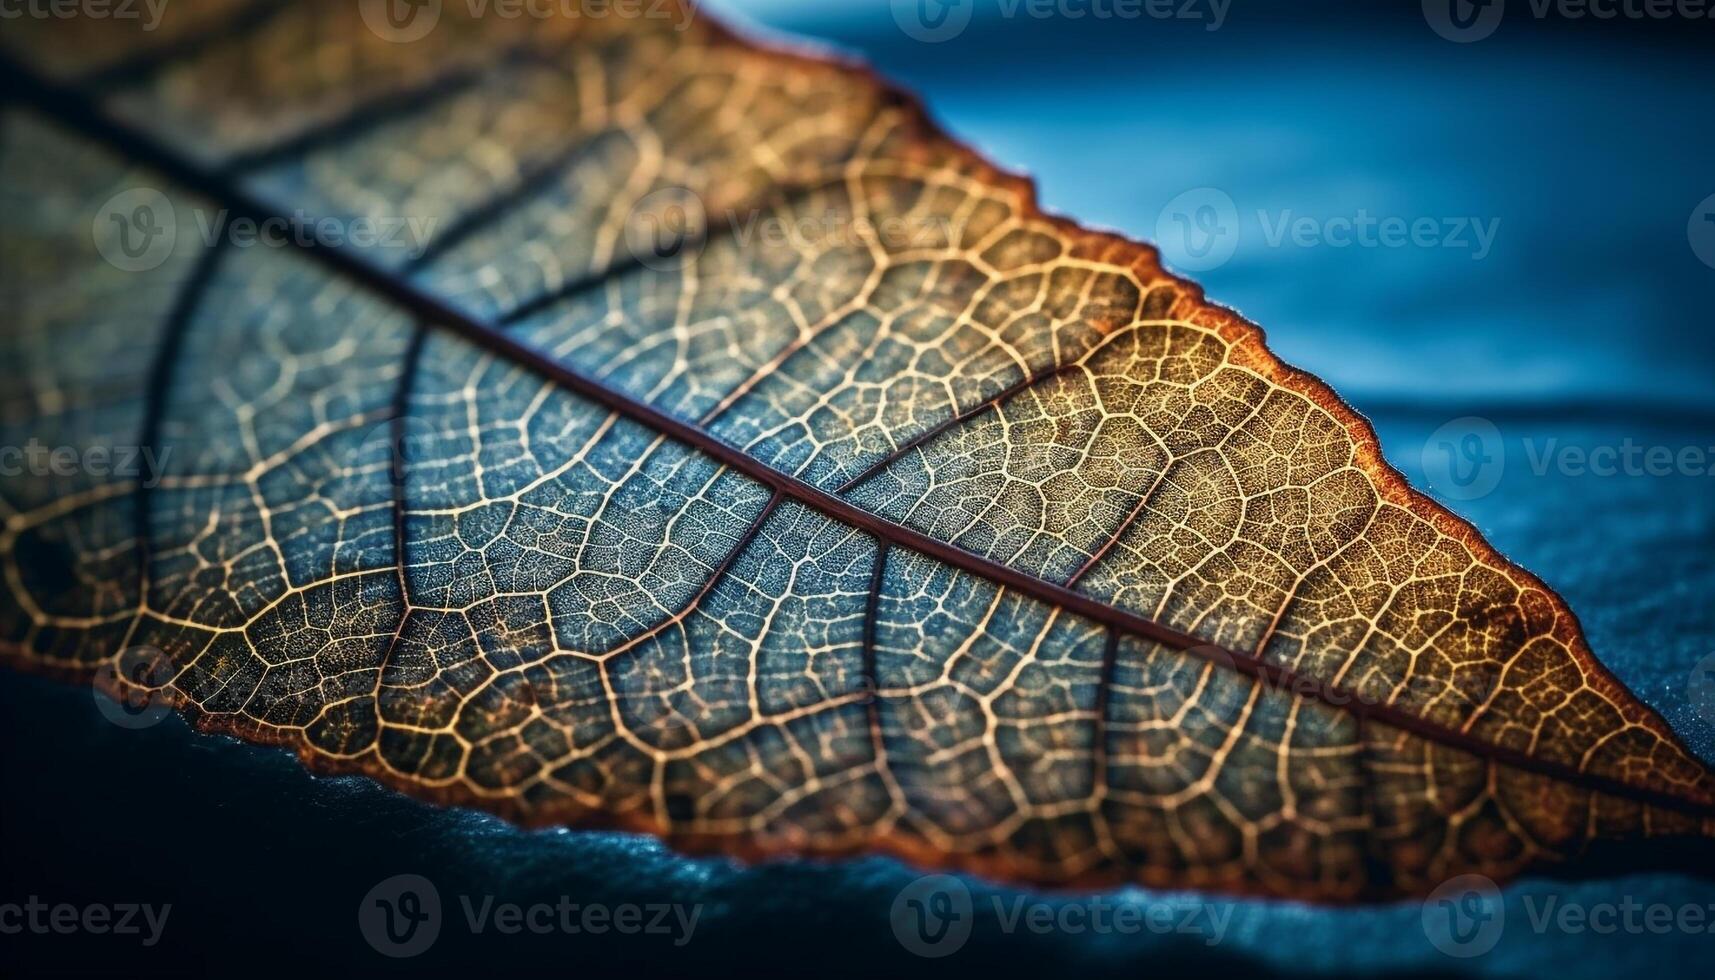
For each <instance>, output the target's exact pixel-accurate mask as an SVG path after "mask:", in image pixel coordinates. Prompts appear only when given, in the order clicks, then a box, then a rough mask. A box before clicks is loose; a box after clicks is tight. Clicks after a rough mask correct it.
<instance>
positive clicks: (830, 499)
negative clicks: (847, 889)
mask: <svg viewBox="0 0 1715 980" xmlns="http://www.w3.org/2000/svg"><path fill="white" fill-rule="evenodd" d="M0 80H4V82H5V84H6V87H7V89H8V90H9V93H10V95H11V96H12V98H14V99H16V100H17V101H19V102H22V103H24V104H27V105H30V106H32V107H34V108H35V109H37V110H38V111H39V112H41V113H43V114H44V115H45V116H47V117H48V119H49V120H50V121H51V122H53V123H54V124H56V125H59V126H62V127H64V128H68V129H71V130H73V131H75V132H77V133H79V134H81V135H82V136H84V137H85V138H87V139H90V140H92V141H94V142H95V143H98V144H100V145H102V146H105V147H107V148H108V149H110V150H112V151H114V152H116V153H117V154H119V155H120V156H121V157H122V158H124V159H126V160H127V161H129V162H136V163H140V164H142V165H144V166H147V167H150V168H152V169H155V170H158V171H160V172H161V174H162V175H163V176H165V177H167V178H168V179H169V180H171V181H173V182H175V183H178V184H180V185H182V186H184V187H185V188H187V189H189V190H191V191H193V192H195V193H198V194H202V195H204V196H206V197H209V198H212V199H214V200H216V201H217V202H219V203H220V204H221V205H222V206H224V207H226V208H227V209H228V210H229V211H230V212H231V213H232V214H233V215H234V216H237V217H244V218H250V219H253V220H255V221H258V222H262V221H265V220H270V219H273V220H276V221H278V220H289V216H288V215H287V214H286V213H285V212H282V211H281V210H280V209H278V208H275V207H272V206H270V205H268V204H267V203H266V202H265V201H263V200H262V199H261V198H260V197H258V196H256V195H254V194H252V193H251V192H249V191H247V190H245V189H244V188H242V187H241V186H239V185H238V184H237V183H236V182H235V180H234V179H232V178H231V177H229V176H227V175H226V174H225V173H222V172H220V171H217V170H215V169H213V168H210V167H208V166H206V165H204V164H201V163H199V162H197V161H195V160H194V159H193V158H191V157H189V156H187V155H185V154H181V153H179V152H178V151H176V150H174V149H172V148H171V147H169V146H167V145H166V144H164V143H162V142H161V141H159V140H158V139H156V138H155V137H154V136H153V135H151V134H149V133H147V132H145V131H143V130H142V129H140V128H137V127H134V126H132V125H131V124H129V123H126V122H123V121H121V120H119V119H117V118H116V117H114V116H113V115H112V114H110V113H109V112H107V111H106V110H105V109H103V108H102V107H101V106H100V105H99V104H98V103H97V102H96V101H95V100H94V99H92V98H90V97H89V96H87V95H85V94H84V93H82V92H80V91H78V90H77V89H75V88H73V87H70V86H67V85H63V84H61V83H58V82H55V81H52V80H50V79H48V78H46V77H44V76H42V75H41V74H39V73H37V72H36V71H34V70H33V69H30V68H28V67H26V66H24V65H22V64H20V63H18V62H17V61H16V60H14V59H13V58H12V57H10V56H5V55H0ZM307 224H308V225H309V227H310V228H311V229H314V231H313V234H312V235H311V236H309V237H305V236H292V237H291V242H292V247H294V248H296V249H298V250H299V251H302V252H304V253H305V254H307V255H309V256H310V257H312V258H314V259H315V260H317V261H319V262H321V263H322V264H323V265H325V266H326V267H328V268H329V269H330V270H332V271H333V272H335V273H337V274H339V275H341V276H343V277H345V278H347V279H349V280H350V281H352V282H354V283H356V284H357V285H359V286H361V287H363V288H365V289H367V290H369V291H370V292H372V293H374V294H376V295H378V296H380V297H382V298H384V299H386V300H388V301H389V302H392V303H394V304H395V305H397V306H399V307H400V308H402V309H403V310H406V311H408V312H410V313H412V314H414V315H415V316H416V317H417V318H418V319H419V320H420V321H421V322H423V323H426V324H429V325H432V326H434V327H437V328H440V329H445V330H449V331H451V332H452V333H454V334H456V335H458V336H460V337H463V338H464V339H465V340H467V341H469V342H470V343H473V344H475V345H477V346H478V347H481V348H483V349H485V350H487V351H488V352H489V353H491V354H494V355H496V356H498V357H501V358H503V359H505V360H507V361H509V362H511V363H513V364H515V365H517V366H519V367H523V368H526V369H529V370H531V371H533V372H535V373H537V374H539V375H541V376H542V377H543V378H545V379H546V380H548V381H551V382H553V383H555V384H557V385H559V386H561V387H562V388H565V389H567V390H569V391H571V392H573V393H574V394H576V395H578V396H580V397H582V398H585V399H587V400H589V401H591V402H594V403H596V404H598V405H601V406H602V407H604V408H606V409H608V410H609V411H612V412H615V413H618V414H619V415H622V416H624V417H626V418H628V419H630V420H631V421H633V422H635V423H638V424H640V425H643V426H645V427H647V428H650V429H653V430H654V431H656V432H658V433H660V434H662V435H665V436H668V437H669V438H672V439H675V440H678V441H679V442H682V443H684V444H686V445H688V446H691V447H693V448H695V449H697V450H698V451H700V452H702V453H704V454H705V455H708V456H710V457H712V458H714V459H716V460H718V461H719V462H721V463H722V464H723V465H725V466H727V467H729V468H731V469H732V470H734V471H735V472H738V473H741V474H743V475H745V476H747V477H750V478H751V479H753V480H755V481H757V482H758V483H761V484H763V485H764V486H767V487H769V488H770V489H771V490H772V491H773V492H774V493H775V494H777V495H779V496H781V497H784V498H789V499H791V500H793V501H795V502H797V503H799V504H801V505H803V506H805V507H808V508H810V509H812V510H816V511H818V512H820V513H822V514H823V515H824V516H826V517H829V518H832V519H834V520H837V521H840V522H843V523H845V524H847V525H850V526H852V527H855V528H858V529H860V530H863V531H866V532H868V533H870V534H872V535H874V536H875V537H876V538H877V539H879V540H880V541H881V542H883V543H884V545H885V546H886V547H890V548H891V547H901V548H906V549H909V550H912V551H917V552H920V553H922V554H925V555H927V556H929V557H931V558H934V559H936V560H938V561H941V562H944V563H946V564H948V565H951V566H953V567H955V568H958V569H960V570H962V571H965V572H968V573H970V574H973V575H977V576H980V577H983V578H986V579H988V580H989V581H992V582H995V583H997V584H999V585H1002V586H1005V587H1007V588H1010V589H1013V590H1015V591H1017V592H1019V593H1022V594H1024V595H1028V596H1031V597H1032V598H1035V599H1038V600H1040V601H1042V602H1046V603H1049V604H1051V605H1054V606H1059V607H1061V608H1064V609H1066V610H1067V611H1069V612H1072V613H1075V614H1077V615H1080V616H1083V617H1085V618H1087V619H1090V620H1092V621H1094V622H1098V623H1101V624H1103V625H1105V626H1107V627H1109V628H1110V629H1113V630H1119V631H1123V632H1126V633H1130V634H1132V635H1134V636H1137V637H1141V638H1143V639H1145V640H1149V641H1151V642H1154V643H1158V644H1161V645H1162V646H1166V647H1169V648H1171V649H1174V650H1179V651H1181V652H1184V653H1187V654H1189V655H1192V656H1196V657H1199V658H1201V659H1203V660H1205V661H1208V662H1210V663H1213V664H1215V665H1217V666H1219V667H1226V668H1228V669H1231V670H1234V671H1236V672H1237V673H1240V674H1242V675H1245V676H1247V677H1251V678H1253V679H1255V680H1258V681H1260V682H1262V683H1264V684H1267V685H1268V686H1270V687H1271V688H1273V689H1276V690H1282V691H1286V692H1288V693H1290V694H1292V695H1293V696H1303V697H1308V698H1313V699H1315V700H1317V701H1320V702H1322V703H1324V704H1326V705H1328V706H1330V707H1332V708H1334V709H1336V710H1340V711H1344V712H1347V713H1349V714H1351V715H1353V716H1354V717H1356V718H1357V719H1359V720H1360V721H1362V722H1375V723H1379V724H1383V725H1387V726H1390V727H1393V728H1397V729H1400V730H1401V731H1405V732H1409V733H1411V734H1413V735H1416V736H1418V737H1421V738H1424V739H1426V740H1428V741H1431V742H1435V743H1437V744H1440V745H1444V746H1447V747H1449V748H1453V749H1458V750H1460V751H1464V752H1468V753H1470V754H1472V755H1474V756H1477V757H1479V758H1483V759H1486V760H1489V761H1490V762H1491V763H1495V764H1499V765H1506V766H1509V767H1512V768H1515V769H1519V770H1523V771H1526V772H1532V773H1536V774H1539V775H1542V776H1547V777H1549V778H1552V779H1557V780H1560V781H1562V782H1565V783H1568V784H1571V785H1575V786H1579V787H1582V788H1585V789H1589V790H1592V791H1595V792H1601V793H1605V794H1608V795H1611V796H1615V797H1619V798H1623V799H1630V800H1634V801H1636V802H1639V803H1645V804H1649V805H1653V806H1659V807H1663V808H1665V809H1671V810H1676V811H1682V812H1686V813H1689V814H1693V815H1696V816H1702V817H1715V804H1705V803H1701V802H1699V801H1696V800H1691V799H1688V798H1686V797H1683V796H1679V795H1676V794H1673V793H1669V792H1665V791H1662V790H1659V789H1655V788H1653V787H1647V786H1639V785H1636V784H1634V783H1630V782H1626V781H1624V780H1620V779H1615V778H1612V777H1609V776H1604V775H1601V774H1598V773H1591V772H1587V771H1585V770H1583V769H1580V768H1578V767H1576V766H1572V765H1568V764H1566V763H1563V762H1560V761H1558V760H1554V759H1546V758H1542V757H1540V756H1535V755H1531V754H1529V753H1527V752H1524V751H1522V750H1520V749H1515V748H1512V747H1509V746H1502V745H1496V744H1494V743H1492V742H1489V741H1486V740H1484V739H1480V738H1477V737H1475V736H1473V735H1471V734H1469V733H1467V732H1465V731H1462V730H1458V729H1453V728H1449V727H1447V726H1445V725H1443V724H1441V723H1439V722H1436V721H1433V720H1431V719H1428V718H1425V717H1423V716H1421V715H1419V714H1416V713H1414V712H1410V711H1405V710H1401V709H1400V708H1398V707H1395V706H1394V705H1391V704H1376V703H1371V702H1369V701H1366V700H1364V699H1363V698H1362V697H1360V696H1359V695H1357V694H1356V693H1355V692H1352V691H1348V690H1345V689H1343V688H1339V687H1334V686H1329V685H1326V684H1323V683H1322V682H1320V681H1318V680H1316V679H1314V678H1309V677H1305V676H1303V675H1300V674H1298V673H1296V672H1294V671H1292V670H1290V669H1288V668H1285V667H1282V666H1280V665H1278V664H1272V663H1268V662H1265V661H1262V660H1260V659H1258V658H1257V657H1255V656H1253V655H1251V654H1248V653H1243V652H1240V651H1236V650H1229V649H1225V648H1222V647H1219V646H1215V645H1213V644H1210V643H1207V642H1206V641H1204V640H1202V639H1199V638H1198V637H1196V636H1194V635H1192V634H1189V633H1184V632H1181V631H1179V630H1176V629H1173V628H1172V627H1169V626H1166V625H1163V624H1162V623H1159V622H1156V621H1154V620H1152V619H1149V618H1146V617H1144V616H1140V615H1138V614H1136V613H1133V612H1130V611H1128V610H1125V609H1121V608H1119V607H1117V606H1114V605H1112V604H1110V603H1107V602H1104V601H1102V600H1100V599H1097V598H1095V597H1093V596H1090V595H1088V594H1086V593H1082V592H1077V591H1075V590H1073V589H1070V588H1067V587H1065V586H1062V585H1059V584H1056V583H1053V582H1049V581H1047V580H1045V579H1042V578H1039V577H1037V576H1034V575H1031V574H1029V573H1026V572H1024V571H1021V570H1019V569H1016V568H1012V567H1011V566H1008V565H1004V564H1001V563H1000V562H996V561H993V560H992V559H988V558H985V557H983V556H981V555H977V554H973V553H972V552H969V551H966V550H965V549H963V548H960V547H958V546H956V545H953V544H950V543H948V542H945V541H941V540H939V539H937V538H933V537H930V536H929V535H927V534H924V533H923V532H920V531H917V530H914V529H912V528H908V527H905V526H903V525H899V524H896V523H894V522H892V521H889V520H887V519H886V518H883V517H881V516H879V515H877V514H874V513H871V512H870V511H867V510H864V509H863V508H861V507H858V506H857V505H855V504H852V503H850V502H848V501H846V500H844V499H843V498H841V497H838V496H835V495H834V494H832V493H829V492H827V491H825V490H822V489H820V488H818V487H816V486H813V485H811V484H809V483H807V482H805V481H803V480H801V479H799V478H797V477H795V476H792V475H790V474H787V473H783V472H780V471H779V470H776V469H774V468H773V467H772V466H770V465H768V464H767V463H764V462H762V461H761V460H759V459H757V458H755V457H753V456H751V455H749V454H748V453H746V452H744V451H743V450H742V449H739V448H738V447H736V446H733V445H731V444H729V443H727V442H725V441H724V440H722V439H720V438H718V437H716V436H714V435H713V434H711V433H709V432H708V431H706V430H704V429H703V428H701V427H700V426H698V425H696V424H694V423H691V422H687V421H685V420H683V419H680V418H678V417H676V416H673V415H669V414H667V413H665V412H663V411H661V410H659V409H657V408H655V407H653V406H651V405H649V404H647V403H645V402H641V401H638V400H636V399H634V398H632V397H631V396H630V395H627V394H625V393H624V392H621V391H619V390H616V389H614V388H611V387H609V386H607V385H606V384H604V383H602V382H600V381H597V380H595V379H594V378H591V377H589V376H587V375H585V374H583V373H581V372H579V371H577V370H575V369H573V368H571V367H569V366H567V365H565V364H563V363H561V362H560V361H558V360H555V359H553V358H552V357H550V356H549V355H548V354H546V353H544V352H542V351H540V350H537V349H535V348H533V347H530V346H528V345H526V344H524V343H522V342H521V341H519V340H517V339H516V338H514V337H512V336H510V335H509V334H507V333H505V332H504V331H503V330H501V329H500V328H499V327H498V326H496V325H495V324H492V323H489V322H486V321H484V320H482V319H479V318H477V317H474V316H472V315H470V314H469V313H466V312H464V311H462V310H460V309H458V308H456V307H455V306H453V305H452V304H450V303H448V302H447V301H445V300H443V299H441V298H439V297H437V296H435V295H433V294H431V293H429V292H426V291H425V290H423V289H421V288H420V287H418V286H417V285H416V284H415V283H414V282H412V281H410V280H408V279H405V278H403V277H401V276H399V275H396V274H395V273H393V272H392V271H390V270H388V269H387V268H385V267H384V266H382V265H380V264H379V263H377V262H374V261H373V260H371V259H369V258H368V257H367V256H365V255H364V254H363V253H361V252H358V251H354V250H352V249H350V248H349V247H348V246H345V245H342V244H335V243H332V242H329V241H326V240H324V239H323V238H322V236H321V234H320V231H319V227H318V223H317V222H313V221H312V222H308V223H307ZM984 404H985V406H986V404H987V403H984ZM979 407H983V406H979Z"/></svg>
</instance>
